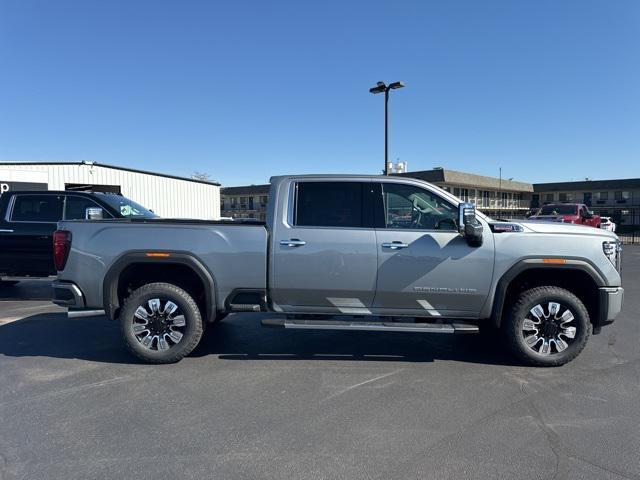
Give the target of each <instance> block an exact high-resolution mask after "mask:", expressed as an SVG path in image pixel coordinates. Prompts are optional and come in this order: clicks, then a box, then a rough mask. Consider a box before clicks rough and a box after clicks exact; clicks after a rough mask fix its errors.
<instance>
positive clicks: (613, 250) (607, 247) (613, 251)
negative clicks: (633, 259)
mask: <svg viewBox="0 0 640 480" xmlns="http://www.w3.org/2000/svg"><path fill="white" fill-rule="evenodd" d="M602 251H603V252H604V255H605V256H606V257H607V258H608V259H609V261H610V262H611V263H612V264H613V266H614V267H616V270H618V271H620V263H621V260H622V244H621V243H620V241H619V240H615V241H611V242H602Z"/></svg>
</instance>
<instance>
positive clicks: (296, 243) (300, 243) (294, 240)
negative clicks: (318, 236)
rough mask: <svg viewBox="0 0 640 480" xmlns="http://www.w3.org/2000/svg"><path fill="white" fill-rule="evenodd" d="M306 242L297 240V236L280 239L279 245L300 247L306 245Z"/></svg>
mask: <svg viewBox="0 0 640 480" xmlns="http://www.w3.org/2000/svg"><path fill="white" fill-rule="evenodd" d="M306 244H307V242H305V241H304V240H298V239H297V238H292V239H290V240H280V245H282V246H283V247H302V246H304V245H306Z"/></svg>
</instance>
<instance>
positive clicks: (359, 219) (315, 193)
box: [294, 182, 368, 228]
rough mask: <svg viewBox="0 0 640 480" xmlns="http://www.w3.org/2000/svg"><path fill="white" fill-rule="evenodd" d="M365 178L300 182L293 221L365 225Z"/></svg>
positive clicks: (311, 224)
mask: <svg viewBox="0 0 640 480" xmlns="http://www.w3.org/2000/svg"><path fill="white" fill-rule="evenodd" d="M365 185H368V184H365V183H362V182H299V183H298V184H297V188H296V203H295V205H296V208H295V214H294V223H295V225H296V226H298V227H342V228H348V227H356V228H358V227H363V226H365V220H364V212H363V192H364V186H365Z"/></svg>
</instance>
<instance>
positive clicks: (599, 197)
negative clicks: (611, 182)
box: [593, 192, 609, 203]
mask: <svg viewBox="0 0 640 480" xmlns="http://www.w3.org/2000/svg"><path fill="white" fill-rule="evenodd" d="M593 197H594V198H595V200H596V202H603V203H604V202H606V201H607V200H609V192H595V193H594V194H593Z"/></svg>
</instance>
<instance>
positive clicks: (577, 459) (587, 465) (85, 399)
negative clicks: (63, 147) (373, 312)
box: [0, 247, 640, 479]
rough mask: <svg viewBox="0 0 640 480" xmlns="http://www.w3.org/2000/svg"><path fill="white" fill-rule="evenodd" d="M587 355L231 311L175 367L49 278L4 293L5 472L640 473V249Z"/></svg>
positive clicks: (0, 348) (277, 475)
mask: <svg viewBox="0 0 640 480" xmlns="http://www.w3.org/2000/svg"><path fill="white" fill-rule="evenodd" d="M623 278H624V286H625V288H626V298H625V305H624V310H623V312H622V314H621V315H620V316H619V318H618V320H617V321H616V323H615V324H614V325H613V326H611V327H608V328H606V329H604V330H603V333H602V334H601V335H598V336H595V337H592V339H591V342H590V344H589V345H588V346H587V348H586V350H585V351H584V352H583V353H582V355H581V356H580V357H579V358H578V359H577V360H575V361H574V362H573V363H571V364H569V365H566V366H564V367H561V368H556V369H535V368H528V367H521V366H518V365H516V364H514V363H513V362H512V360H511V358H509V357H508V356H506V355H505V354H503V353H502V351H501V348H500V344H499V342H498V341H491V340H485V339H484V338H481V337H478V336H473V335H472V336H456V337H454V336H429V337H427V336H420V335H411V334H406V333H405V334H401V333H398V334H379V333H367V332H348V333H341V332H326V331H325V332H322V331H320V332H309V331H307V332H299V331H298V332H296V331H280V330H269V329H263V328H261V327H260V326H259V316H251V315H232V316H229V317H227V319H225V320H224V321H223V322H222V323H221V324H220V325H219V326H217V327H215V328H212V329H210V330H209V331H208V332H207V334H206V337H205V339H204V341H203V342H202V344H201V346H200V347H199V348H198V349H197V350H196V351H195V352H194V354H192V356H190V357H189V358H187V359H185V360H183V361H182V362H180V363H178V364H175V365H165V366H149V365H143V364H139V363H138V362H136V361H135V360H134V359H133V358H132V357H131V356H130V355H129V354H128V353H127V352H126V350H125V348H124V347H123V344H122V342H121V341H120V337H119V331H118V326H117V325H116V324H114V323H112V322H109V321H107V320H106V319H104V318H85V319H73V320H70V319H67V318H66V315H65V314H64V313H63V311H62V310H61V309H59V308H57V307H55V306H53V305H51V304H49V303H48V302H46V301H43V300H30V301H25V300H22V298H25V297H28V298H43V297H44V298H46V295H47V293H46V292H47V288H48V286H47V285H46V283H44V284H43V283H38V282H26V283H25V284H23V285H18V286H16V287H8V288H3V291H2V292H1V295H2V296H3V297H4V300H2V301H0V385H1V388H0V478H3V479H6V478H9V479H12V478H37V479H44V478H56V479H57V478H60V479H61V478H65V479H72V478H83V479H84V478H110V479H112V478H140V479H147V478H171V477H174V478H198V479H204V478H212V479H213V478H215V479H218V478H219V479H230V478H252V479H253V478H265V479H284V478H296V479H322V478H344V479H360V478H363V479H369V478H371V479H390V478H402V479H411V478H415V479H418V478H419V479H430V478H433V479H443V478H478V479H490V478H504V479H513V478H526V479H537V478H558V479H587V478H588V479H600V478H611V479H617V478H634V479H635V478H640V453H639V452H640V364H639V358H640V333H639V329H638V324H639V322H640V313H639V311H640V281H639V280H638V279H639V278H640V248H639V247H627V248H626V249H625V252H624V263H623Z"/></svg>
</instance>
